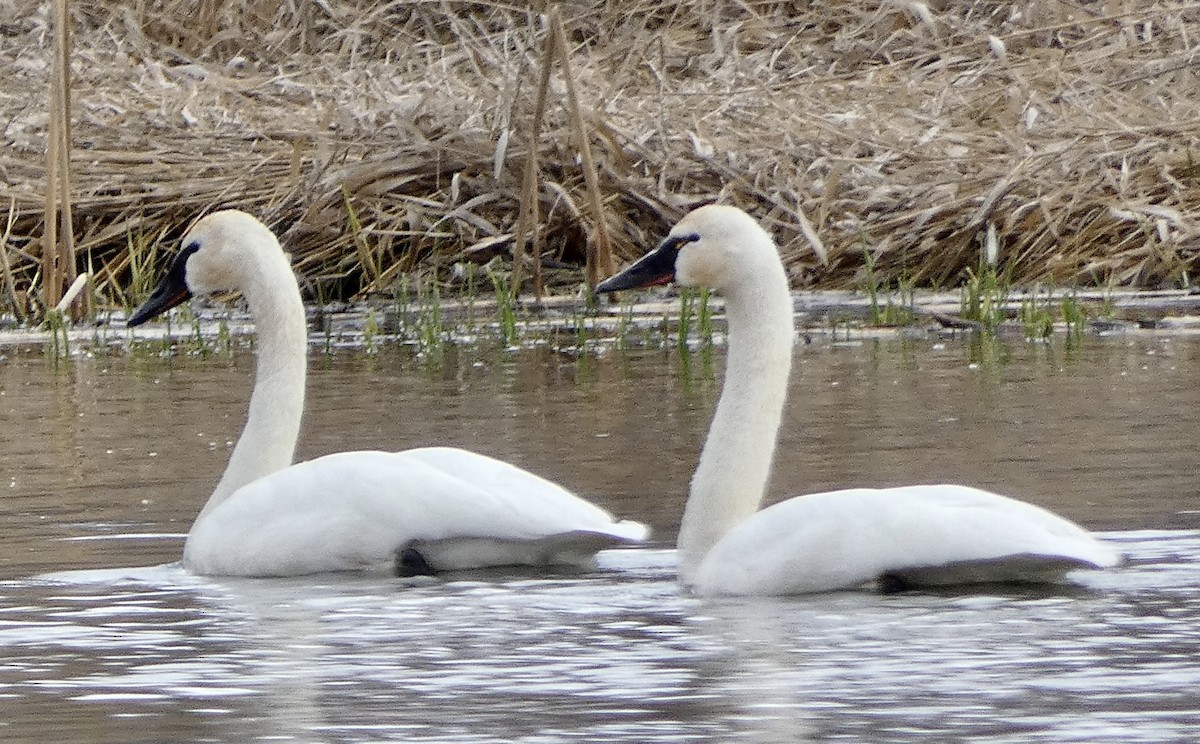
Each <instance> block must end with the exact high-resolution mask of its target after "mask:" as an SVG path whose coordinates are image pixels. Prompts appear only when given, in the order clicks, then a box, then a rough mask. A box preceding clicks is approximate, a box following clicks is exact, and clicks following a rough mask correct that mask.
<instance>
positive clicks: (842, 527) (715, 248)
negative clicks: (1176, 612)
mask: <svg viewBox="0 0 1200 744" xmlns="http://www.w3.org/2000/svg"><path fill="white" fill-rule="evenodd" d="M670 281H676V282H678V283H679V284H682V285H685V286H708V287H712V288H715V289H718V290H721V291H722V293H723V294H724V295H725V311H726V316H727V321H728V356H727V362H726V371H725V382H724V387H723V389H722V392H721V398H720V400H719V402H718V403H717V409H716V412H715V413H714V415H713V421H712V424H711V426H710V428H709V433H708V438H707V439H706V440H705V443H704V448H703V451H702V452H701V455H700V462H699V464H698V465H697V467H696V472H695V474H694V475H693V477H692V483H691V488H690V491H689V495H688V501H687V505H686V507H685V509H684V515H683V520H682V522H681V524H680V530H679V543H678V552H679V572H680V580H681V581H683V583H684V584H686V585H687V586H689V587H691V588H692V589H693V590H694V591H696V592H697V593H700V594H727V595H728V594H732V595H737V594H743V595H778V594H801V593H807V592H820V591H831V590H837V589H850V588H857V587H860V586H863V585H867V584H872V583H875V584H877V585H880V586H883V587H885V588H909V587H916V586H945V585H954V584H973V583H988V582H1060V581H1063V580H1064V579H1065V574H1066V573H1067V572H1068V571H1071V570H1074V569H1079V568H1107V567H1111V566H1115V565H1118V564H1119V563H1120V562H1121V556H1120V555H1119V554H1118V553H1117V552H1115V551H1114V550H1112V549H1111V548H1109V547H1108V546H1106V545H1104V544H1103V543H1101V542H1099V541H1098V540H1096V539H1095V538H1094V537H1092V536H1091V535H1090V534H1088V533H1087V532H1086V531H1085V530H1084V529H1082V528H1081V527H1079V526H1078V525H1075V524H1074V523H1072V522H1070V521H1068V520H1066V519H1063V518H1061V517H1059V516H1057V515H1055V514H1053V513H1051V512H1049V511H1047V510H1045V509H1042V508H1040V507H1037V506H1034V505H1032V504H1027V503H1025V502H1022V501H1018V500H1016V499H1012V498H1008V497H1006V496H1001V495H999V494H994V493H990V492H988V491H983V490H980V489H977V488H971V487H967V486H957V485H917V486H903V487H899V488H882V489H873V488H856V489H847V490H841V491H831V492H827V493H816V494H810V495H806V496H798V497H794V498H791V499H788V500H786V501H783V502H780V503H777V504H775V505H773V506H770V507H768V508H766V509H763V510H761V511H759V506H760V504H761V503H762V499H763V495H764V493H765V490H766V486H767V482H768V480H769V477H770V470H771V462H772V459H773V457H774V452H775V446H776V440H777V438H778V433H779V426H780V421H781V417H782V412H783V406H784V402H785V399H786V395H787V383H788V375H789V373H790V369H791V357H792V341H793V335H794V328H793V320H792V304H791V295H790V291H789V287H788V281H787V275H786V273H785V271H784V268H783V263H782V262H781V261H780V258H779V251H778V248H777V247H776V245H775V243H774V241H773V240H771V238H770V236H769V235H767V233H766V232H765V231H764V230H763V229H762V228H761V227H759V225H758V223H757V222H755V221H754V219H753V218H751V217H750V216H749V215H747V214H746V213H745V212H743V211H741V210H740V209H737V208H735V207H730V206H717V205H710V206H706V207H701V208H699V209H697V210H695V211H693V212H691V213H689V214H688V215H686V216H685V217H684V218H683V219H682V220H680V221H679V223H678V224H677V225H676V226H675V227H674V228H673V229H672V230H671V232H670V234H669V235H668V236H667V238H666V239H665V240H663V242H662V243H661V244H660V245H659V247H658V248H657V249H656V250H654V251H652V252H651V253H648V254H647V255H645V256H643V257H642V258H641V259H640V260H638V261H637V262H635V263H634V264H632V265H631V266H629V267H628V268H627V269H626V270H625V271H623V272H621V273H620V274H617V275H616V276H614V277H612V278H610V279H608V280H607V281H605V282H602V283H601V284H600V285H599V286H598V287H597V288H596V289H597V291H598V292H612V291H617V290H622V289H633V288H637V287H644V286H650V285H653V284H664V283H667V282H670Z"/></svg>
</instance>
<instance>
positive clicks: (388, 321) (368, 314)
mask: <svg viewBox="0 0 1200 744" xmlns="http://www.w3.org/2000/svg"><path fill="white" fill-rule="evenodd" d="M678 294H679V293H678V292H677V291H674V290H660V291H657V292H654V293H641V294H638V295H637V296H636V299H635V301H633V302H624V303H615V302H605V301H601V302H600V303H599V304H598V305H597V306H596V308H595V309H594V311H589V310H588V308H587V306H586V303H585V302H584V301H583V299H582V298H581V297H580V296H568V295H555V296H552V297H546V298H544V299H543V301H542V302H541V303H540V304H535V303H533V302H532V301H526V302H518V305H517V307H516V308H515V310H514V313H515V316H516V322H515V325H514V328H515V329H516V330H517V333H518V335H519V336H524V337H527V338H526V340H534V339H545V338H547V337H550V336H555V335H559V334H561V333H564V332H569V333H570V334H572V335H576V336H579V335H581V334H582V335H583V336H586V337H587V338H590V339H606V338H611V339H616V338H619V337H621V336H622V334H623V333H630V332H637V333H640V334H643V335H645V334H647V333H650V334H654V333H658V334H660V335H661V341H662V342H663V343H666V342H667V341H669V340H671V339H672V338H675V337H676V336H677V331H678V324H679V321H680V316H681V309H682V303H681V302H680V298H679V296H678ZM1068 298H1070V299H1069V301H1072V302H1075V303H1078V305H1079V306H1080V307H1081V308H1082V311H1081V312H1082V320H1081V321H1080V323H1081V325H1079V326H1078V327H1077V328H1075V329H1074V330H1076V331H1082V332H1084V333H1087V334H1098V335H1113V334H1133V333H1155V334H1162V333H1168V334H1176V335H1191V334H1200V293H1197V292H1193V291H1190V290H1119V291H1117V290H1113V291H1108V290H1091V289H1085V290H1069V291H1068V290H1055V291H1046V292H1043V291H1011V292H1008V293H1007V294H1005V295H1004V297H1003V298H1002V302H1001V303H999V304H998V307H999V311H1000V312H1002V313H1003V314H1004V316H1005V317H1006V318H1007V319H1006V320H1003V321H1001V322H999V323H997V324H996V325H994V326H993V327H991V328H990V329H989V328H986V327H984V324H982V323H979V322H977V321H973V320H966V319H964V318H963V317H962V316H961V310H962V292H961V291H930V290H916V291H914V292H912V293H910V294H907V295H905V296H904V297H901V296H900V295H899V293H895V292H892V293H890V294H888V295H886V296H882V297H881V296H876V297H874V298H873V297H871V296H870V295H868V294H866V293H863V292H857V291H850V290H811V291H794V292H793V293H792V302H793V307H794V312H795V319H796V330H797V332H798V333H800V334H803V335H804V336H805V337H806V338H807V339H808V340H810V341H811V340H812V339H813V338H814V337H815V338H820V337H822V336H829V337H830V338H836V339H839V340H844V339H854V338H859V339H867V338H892V337H901V336H904V337H914V336H920V335H929V336H944V335H955V334H966V333H992V334H995V335H997V336H1003V337H1005V338H1019V337H1021V336H1022V335H1024V336H1026V338H1027V339H1028V340H1037V339H1035V338H1032V337H1030V336H1029V335H1028V334H1027V333H1025V331H1026V326H1025V324H1024V323H1023V322H1022V321H1021V320H1019V319H1018V315H1019V314H1020V313H1021V312H1022V308H1023V307H1028V306H1029V305H1030V303H1042V305H1044V306H1045V307H1047V308H1050V309H1051V310H1053V308H1054V307H1055V306H1056V304H1057V303H1062V302H1063V301H1064V300H1068ZM887 308H891V309H892V310H900V311H902V312H903V313H905V314H906V318H907V319H906V320H905V321H904V322H894V323H893V322H887V323H875V322H872V320H871V318H872V313H873V312H875V313H879V312H880V311H881V310H883V309H887ZM431 309H433V306H431V305H422V304H419V303H403V304H401V303H399V302H387V301H380V300H367V301H361V302H354V303H332V304H328V305H312V304H310V305H306V310H307V315H308V322H309V330H310V335H311V336H315V337H318V339H319V337H320V336H322V335H324V337H325V340H326V342H327V343H330V342H332V341H334V340H336V342H337V345H338V346H339V347H349V348H353V347H354V346H356V345H358V346H362V347H367V346H370V345H372V344H375V343H379V342H383V341H387V342H393V341H399V342H405V341H410V340H411V339H412V338H413V337H415V336H416V335H418V329H419V328H420V327H421V324H422V323H424V322H425V316H426V313H429V312H430V310H431ZM709 311H710V312H711V319H712V321H714V322H715V323H716V324H718V325H720V324H723V319H724V313H723V302H722V300H721V298H720V297H719V296H714V297H712V298H711V299H710V300H709ZM498 314H499V305H498V303H497V301H496V300H495V299H494V298H492V297H488V298H460V299H450V300H444V301H442V302H440V303H438V305H437V306H436V315H437V323H438V325H437V327H436V328H433V329H429V328H424V329H422V330H423V332H425V333H429V332H433V333H436V334H438V335H440V336H442V338H441V339H440V340H442V341H450V342H454V343H459V344H468V345H469V344H479V343H487V342H500V341H503V340H504V339H503V333H502V329H501V328H500V323H499V321H498ZM1047 317H1049V316H1047ZM124 322H125V314H124V311H122V310H109V311H104V312H102V313H100V319H99V320H97V321H94V322H91V323H83V324H78V325H74V326H71V327H68V328H67V329H65V330H62V331H58V333H59V334H64V333H65V338H66V342H67V347H68V349H70V348H72V347H73V348H76V349H89V348H95V347H98V346H100V347H112V346H114V345H117V344H123V343H127V342H130V341H140V342H153V341H163V340H165V339H167V338H168V337H169V338H170V339H171V340H172V341H173V342H174V341H180V340H187V339H194V340H210V341H211V340H215V339H218V338H220V337H221V336H223V335H224V336H228V337H230V338H240V337H244V336H248V335H252V334H253V333H254V324H253V321H252V319H251V318H250V316H249V315H248V314H246V313H245V312H244V311H243V310H241V309H239V308H236V307H229V306H226V305H223V304H220V303H213V304H211V305H208V304H201V305H200V306H199V309H198V310H197V311H195V314H194V315H193V316H192V317H190V318H187V319H181V318H178V317H175V318H173V319H172V321H171V322H169V323H168V322H152V323H148V324H147V325H145V326H143V327H141V328H138V329H136V330H133V329H127V328H126V327H125V325H124ZM1049 322H1050V325H1049V326H1048V332H1047V333H1046V334H1045V335H1046V336H1050V337H1052V336H1057V335H1062V334H1064V333H1069V332H1071V331H1072V326H1071V325H1070V324H1068V323H1067V322H1065V321H1063V320H1061V319H1053V318H1051V319H1050V321H1049ZM3 323H8V324H10V325H3ZM13 326H15V322H14V321H12V320H11V319H10V318H7V317H6V318H4V319H3V320H2V321H0V349H5V348H18V347H43V348H44V347H48V346H52V345H53V344H54V343H55V332H52V331H50V330H48V329H46V328H45V326H44V324H43V325H42V326H39V327H33V328H29V327H13ZM692 327H693V328H695V319H694V318H693V319H692ZM718 330H719V329H718ZM59 338H62V336H61V335H59ZM355 339H357V344H356V342H355Z"/></svg>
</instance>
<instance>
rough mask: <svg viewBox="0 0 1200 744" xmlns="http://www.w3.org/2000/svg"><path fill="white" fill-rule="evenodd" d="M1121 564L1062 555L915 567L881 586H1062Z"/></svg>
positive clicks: (887, 576)
mask: <svg viewBox="0 0 1200 744" xmlns="http://www.w3.org/2000/svg"><path fill="white" fill-rule="evenodd" d="M1118 563H1120V559H1119V558H1114V559H1113V560H1112V561H1109V560H1102V559H1101V558H1099V557H1096V558H1081V557H1075V556H1063V555H1034V554H1029V553H1025V554H1020V555H1006V556H1002V557H999V558H992V559H986V560H965V561H954V562H951V563H945V564H942V565H938V566H914V567H911V568H901V569H893V570H890V571H886V572H884V573H883V574H881V575H880V577H879V579H878V584H879V587H880V589H881V590H883V591H885V592H890V591H902V590H905V589H911V588H917V587H937V586H951V585H958V584H1060V583H1066V582H1067V581H1068V578H1067V574H1068V573H1069V572H1071V571H1078V570H1081V569H1099V568H1109V567H1111V566H1113V565H1116V564H1118Z"/></svg>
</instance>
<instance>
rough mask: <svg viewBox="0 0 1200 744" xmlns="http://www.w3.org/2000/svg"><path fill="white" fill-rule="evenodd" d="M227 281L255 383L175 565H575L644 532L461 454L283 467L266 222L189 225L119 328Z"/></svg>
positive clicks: (279, 350) (297, 368) (277, 329)
mask: <svg viewBox="0 0 1200 744" xmlns="http://www.w3.org/2000/svg"><path fill="white" fill-rule="evenodd" d="M228 289H237V290H241V292H242V294H243V295H244V296H245V298H246V302H247V303H248V304H249V306H250V312H251V313H252V314H253V316H254V319H255V324H256V327H257V330H258V343H257V356H258V362H257V371H256V379H255V384H254V392H253V394H252V395H251V397H250V408H249V412H248V415H247V419H246V425H245V428H244V429H243V431H242V435H241V437H240V438H239V439H238V442H237V445H236V446H235V447H234V450H233V454H232V455H231V456H230V458H229V464H228V466H227V467H226V469H225V474H224V475H223V476H222V477H221V480H220V482H219V483H218V484H217V487H216V489H215V490H214V491H213V494H212V496H210V497H209V499H208V503H206V504H205V505H204V509H203V510H201V512H200V514H199V516H197V517H196V521H195V522H194V523H193V525H192V529H191V531H190V532H189V533H188V537H187V543H186V545H185V546H184V551H183V564H184V566H185V567H186V568H187V569H189V570H191V571H193V572H195V573H200V574H207V575H226V576H297V575H304V574H312V573H323V572H329V571H344V570H354V569H360V568H366V567H370V566H374V565H377V564H381V563H388V562H391V561H394V562H395V567H396V570H397V571H399V572H401V573H428V572H431V571H442V570H453V569H464V568H479V567H486V566H505V565H550V564H579V563H587V562H588V561H590V559H591V557H592V555H593V554H594V553H595V552H596V551H597V550H599V549H601V548H603V547H606V546H609V545H612V544H615V543H626V542H638V541H641V540H644V539H645V537H646V534H647V529H646V527H645V526H644V525H641V524H638V523H636V522H617V521H614V520H613V518H612V516H611V515H609V514H608V513H607V512H605V511H604V510H603V509H600V508H599V507H597V506H594V505H593V504H590V503H588V502H587V501H584V500H583V499H580V498H578V497H577V496H575V495H573V494H571V493H569V492H568V491H566V490H564V489H562V488H560V487H559V486H557V485H555V484H553V483H551V482H549V481H547V480H544V479H542V478H539V477H538V476H536V475H533V474H532V473H528V472H526V471H524V470H521V469H520V468H517V467H514V466H512V465H509V464H507V463H504V462H500V461H498V460H494V459H492V458H490V457H485V456H483V455H477V454H474V453H472V452H466V451H464V450H459V449H452V448H448V447H431V448H425V449H415V450H408V451H406V452H395V453H388V452H343V453H340V454H334V455H328V456H325V457H321V458H318V459H316V460H311V461H308V462H303V463H299V464H296V465H292V464H291V462H292V455H293V452H294V450H295V445H296V439H297V437H298V436H299V432H300V417H301V414H302V412H303V408H304V377H305V366H306V364H305V356H306V352H307V330H306V327H305V320H304V307H303V305H302V304H301V301H300V291H299V288H298V287H297V284H296V278H295V275H294V274H293V273H292V270H291V267H290V266H289V264H288V259H287V257H286V255H285V254H284V252H283V250H282V248H280V245H279V241H278V240H276V238H275V235H274V234H273V233H272V232H271V231H270V230H269V229H268V228H267V227H266V226H265V225H263V224H262V223H261V222H259V221H258V220H256V219H255V218H253V217H251V216H250V215H248V214H246V213H244V212H238V211H233V210H230V211H224V212H217V213H215V214H211V215H209V216H207V217H204V218H203V219H201V220H200V221H198V222H197V223H196V224H195V226H194V227H193V228H192V229H191V230H190V231H189V232H188V234H187V235H186V237H184V239H183V249H182V250H181V251H180V252H179V254H178V255H177V256H176V258H175V262H174V264H173V265H172V267H171V269H170V271H169V272H168V273H167V275H166V276H165V277H163V279H162V281H161V282H160V283H159V285H158V286H157V287H156V288H155V290H154V292H153V293H152V295H151V297H150V299H148V300H147V301H146V302H145V304H143V305H142V306H141V307H140V308H138V309H137V310H136V311H135V312H134V313H133V315H132V316H131V317H130V319H129V325H131V326H134V325H139V324H141V323H144V322H145V321H147V320H149V319H150V318H153V317H154V316H156V315H158V314H160V313H162V312H165V311H166V310H168V309H170V308H172V307H174V306H176V305H178V304H180V303H182V302H184V301H185V300H187V299H188V298H189V297H190V296H191V295H192V294H193V293H195V294H201V293H210V292H213V291H217V290H228Z"/></svg>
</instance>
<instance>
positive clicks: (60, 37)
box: [42, 0, 75, 312]
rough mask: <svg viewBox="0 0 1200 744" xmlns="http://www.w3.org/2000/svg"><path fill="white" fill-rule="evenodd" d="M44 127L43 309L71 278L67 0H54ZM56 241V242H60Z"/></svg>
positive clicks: (57, 298) (54, 303) (52, 304)
mask: <svg viewBox="0 0 1200 744" xmlns="http://www.w3.org/2000/svg"><path fill="white" fill-rule="evenodd" d="M52 14H53V23H54V49H53V60H52V64H51V78H50V102H49V111H50V117H49V129H48V131H47V135H46V178H45V211H44V222H45V229H44V231H43V233H42V302H43V305H44V308H45V312H49V310H50V309H51V308H54V307H56V306H57V305H58V304H59V302H60V300H61V299H62V296H63V295H62V293H63V286H64V285H65V284H67V283H69V282H74V281H75V243H74V229H73V224H72V223H73V220H72V212H71V17H70V3H69V0H54V3H53V7H52ZM60 243H61V245H60Z"/></svg>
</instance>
